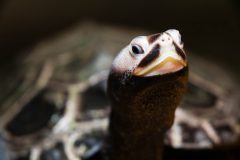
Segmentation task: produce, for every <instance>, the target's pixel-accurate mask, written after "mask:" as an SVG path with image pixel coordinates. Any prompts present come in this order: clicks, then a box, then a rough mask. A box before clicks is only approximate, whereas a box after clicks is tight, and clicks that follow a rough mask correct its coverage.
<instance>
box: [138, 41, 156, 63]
mask: <svg viewBox="0 0 240 160" xmlns="http://www.w3.org/2000/svg"><path fill="white" fill-rule="evenodd" d="M159 54H160V45H159V44H156V45H155V46H154V47H153V49H152V50H151V51H150V52H149V54H148V55H147V56H146V57H144V58H143V60H142V61H141V62H140V63H139V65H138V67H144V66H146V65H148V64H149V63H151V62H152V61H153V60H154V59H156V58H157V57H158V56H159Z"/></svg>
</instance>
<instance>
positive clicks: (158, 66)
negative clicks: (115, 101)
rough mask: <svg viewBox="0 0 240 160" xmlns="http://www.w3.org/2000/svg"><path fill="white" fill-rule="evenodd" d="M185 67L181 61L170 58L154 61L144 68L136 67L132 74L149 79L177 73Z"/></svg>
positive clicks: (185, 64) (184, 63)
mask: <svg viewBox="0 0 240 160" xmlns="http://www.w3.org/2000/svg"><path fill="white" fill-rule="evenodd" d="M186 66H187V63H186V62H185V61H184V60H182V59H176V58H173V57H171V56H169V57H167V58H165V59H164V60H162V61H160V62H159V61H158V60H155V61H153V62H152V63H150V64H149V65H147V66H145V67H137V68H136V69H135V70H134V71H133V74H134V75H135V76H140V77H150V76H156V75H164V74H168V73H174V72H177V71H179V70H181V69H183V68H184V67H186Z"/></svg>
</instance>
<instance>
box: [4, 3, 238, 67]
mask: <svg viewBox="0 0 240 160" xmlns="http://www.w3.org/2000/svg"><path fill="white" fill-rule="evenodd" d="M86 19H87V20H89V19H90V20H93V21H98V22H101V23H108V24H114V25H116V26H132V27H137V28H143V29H147V30H150V31H151V32H160V31H162V30H165V29H168V28H177V29H179V30H180V31H181V33H182V35H183V38H184V39H183V40H184V42H185V44H186V47H187V48H189V49H191V50H193V51H196V52H198V53H201V55H203V56H209V57H211V58H212V59H214V60H216V61H221V63H222V62H223V63H227V64H229V66H230V67H231V68H232V69H234V70H235V71H238V69H239V65H238V64H239V62H238V59H239V45H238V44H239V38H238V37H239V36H240V31H239V28H240V27H239V25H240V24H239V23H240V3H239V1H238V0H211V1H209V0H195V1H190V0H181V1H179V0H169V1H158V0H148V1H144V0H132V1H127V0H121V1H111V0H101V1H93V0H90V1H84V0H82V1H79V0H70V1H64V0H58V1H57V0H52V1H47V0H41V1H40V0H38V1H31V0H21V1H17V0H1V2H0V44H1V45H0V46H1V60H2V59H5V60H6V61H5V60H4V62H5V63H6V62H7V61H9V60H10V59H9V58H10V57H11V58H14V57H15V56H16V55H17V54H18V51H19V50H21V49H23V48H26V47H29V45H32V44H33V43H35V42H37V41H39V40H40V39H42V38H44V37H48V36H50V35H52V34H54V33H56V32H58V31H60V30H64V29H66V28H67V27H69V26H71V25H74V23H76V22H79V21H82V20H86ZM1 65H3V63H1Z"/></svg>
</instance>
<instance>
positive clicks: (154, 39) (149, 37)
mask: <svg viewBox="0 0 240 160" xmlns="http://www.w3.org/2000/svg"><path fill="white" fill-rule="evenodd" d="M160 36H161V33H157V34H153V35H150V36H148V43H149V44H152V43H153V42H155V41H156V39H158V38H159V37H160Z"/></svg>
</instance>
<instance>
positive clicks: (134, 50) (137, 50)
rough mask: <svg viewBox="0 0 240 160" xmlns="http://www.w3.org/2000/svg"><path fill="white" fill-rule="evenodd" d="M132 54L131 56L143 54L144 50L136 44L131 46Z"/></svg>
mask: <svg viewBox="0 0 240 160" xmlns="http://www.w3.org/2000/svg"><path fill="white" fill-rule="evenodd" d="M132 53H133V54H143V53H144V50H143V49H142V47H141V46H139V45H137V44H133V45H132Z"/></svg>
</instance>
